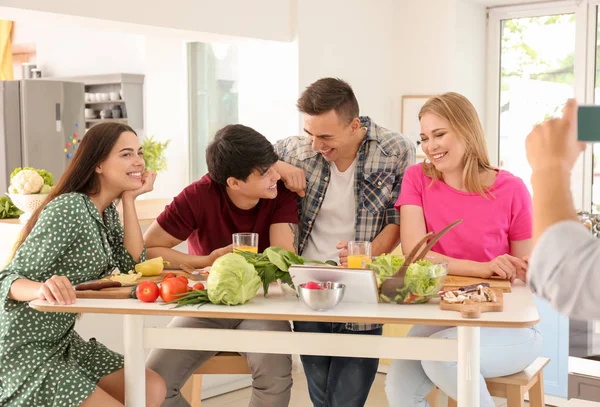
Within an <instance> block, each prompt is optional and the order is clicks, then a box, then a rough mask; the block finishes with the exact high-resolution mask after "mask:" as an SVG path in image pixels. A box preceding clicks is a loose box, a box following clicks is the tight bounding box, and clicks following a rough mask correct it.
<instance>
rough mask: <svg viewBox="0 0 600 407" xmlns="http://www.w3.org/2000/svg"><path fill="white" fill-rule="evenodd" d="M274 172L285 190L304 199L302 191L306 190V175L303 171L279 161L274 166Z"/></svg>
mask: <svg viewBox="0 0 600 407" xmlns="http://www.w3.org/2000/svg"><path fill="white" fill-rule="evenodd" d="M275 170H276V171H277V172H278V173H279V175H280V176H281V180H282V181H283V183H284V184H285V187H286V188H287V189H289V190H290V191H292V192H295V193H297V194H298V196H300V197H302V198H303V197H304V191H305V190H306V174H305V173H304V170H302V169H300V168H297V167H294V166H293V165H291V164H288V163H286V162H284V161H281V160H280V161H277V163H276V164H275Z"/></svg>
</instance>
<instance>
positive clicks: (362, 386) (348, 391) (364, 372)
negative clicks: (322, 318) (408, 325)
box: [294, 322, 382, 407]
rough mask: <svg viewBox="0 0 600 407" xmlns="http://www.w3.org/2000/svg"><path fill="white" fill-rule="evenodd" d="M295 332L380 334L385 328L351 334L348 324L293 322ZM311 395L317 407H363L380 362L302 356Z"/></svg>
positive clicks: (355, 333)
mask: <svg viewBox="0 0 600 407" xmlns="http://www.w3.org/2000/svg"><path fill="white" fill-rule="evenodd" d="M294 331H296V332H322V333H335V334H349V335H381V334H382V329H381V328H377V329H374V330H371V331H351V330H349V329H346V324H343V323H331V322H294ZM300 359H301V360H302V365H303V366H304V373H305V374H306V381H307V382H308V392H309V394H310V399H311V401H312V403H313V405H314V406H315V407H362V406H364V405H365V402H366V401H367V396H368V395H369V391H370V390H371V385H372V384H373V380H375V374H376V373H377V367H378V366H379V359H372V358H347V357H334V356H309V355H301V356H300Z"/></svg>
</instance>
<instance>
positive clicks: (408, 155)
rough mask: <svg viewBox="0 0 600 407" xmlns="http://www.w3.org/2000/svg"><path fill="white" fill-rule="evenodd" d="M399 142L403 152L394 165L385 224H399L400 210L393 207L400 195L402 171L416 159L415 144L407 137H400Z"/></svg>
mask: <svg viewBox="0 0 600 407" xmlns="http://www.w3.org/2000/svg"><path fill="white" fill-rule="evenodd" d="M401 143H402V144H403V150H404V153H403V154H402V157H401V158H400V165H398V166H397V167H396V182H395V183H394V191H393V198H392V201H391V203H390V205H389V206H388V208H387V209H386V213H385V225H390V224H394V225H399V224H400V212H398V211H397V210H396V208H394V205H395V204H396V201H397V200H398V197H399V196H400V188H401V187H402V179H403V178H404V172H405V171H406V169H407V168H408V167H410V166H411V165H413V164H415V161H416V148H415V145H414V144H413V143H411V142H409V141H408V139H405V138H402V139H401Z"/></svg>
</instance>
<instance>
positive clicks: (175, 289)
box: [160, 278, 188, 302]
mask: <svg viewBox="0 0 600 407" xmlns="http://www.w3.org/2000/svg"><path fill="white" fill-rule="evenodd" d="M187 292H188V286H187V284H185V283H184V282H183V281H181V280H179V279H177V278H169V279H166V280H163V281H162V283H160V298H162V299H163V301H164V302H171V301H173V300H176V299H177V298H179V296H180V295H181V294H185V293H187Z"/></svg>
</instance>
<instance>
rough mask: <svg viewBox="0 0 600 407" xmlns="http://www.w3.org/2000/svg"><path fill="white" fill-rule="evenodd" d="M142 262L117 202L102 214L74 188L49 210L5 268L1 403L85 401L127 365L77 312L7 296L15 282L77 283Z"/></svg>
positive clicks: (0, 308) (0, 288) (0, 286)
mask: <svg viewBox="0 0 600 407" xmlns="http://www.w3.org/2000/svg"><path fill="white" fill-rule="evenodd" d="M141 257H142V258H141V261H144V260H145V252H144V253H142V256H141ZM135 264H136V262H135V261H134V259H133V258H132V257H131V255H130V254H129V253H128V252H127V250H126V249H125V247H124V246H123V226H122V225H121V222H120V220H119V215H118V212H117V210H116V207H115V205H114V204H111V205H110V206H109V207H108V208H106V210H105V211H104V213H103V216H100V213H99V212H98V210H97V209H96V207H95V206H94V204H93V203H92V201H91V200H90V199H89V197H88V196H87V195H84V194H79V193H70V194H64V195H61V196H59V197H57V198H56V199H54V200H52V202H50V203H49V204H48V205H47V206H46V207H45V208H44V210H43V211H42V213H41V214H40V217H39V220H38V222H37V223H36V225H35V227H34V228H33V230H32V231H31V234H30V235H29V236H28V237H27V239H26V240H25V242H24V243H23V244H22V245H21V247H20V248H19V250H18V251H17V253H16V255H15V257H14V259H13V260H12V261H11V262H10V263H9V264H8V265H7V267H6V268H5V269H4V270H2V271H0V405H2V406H36V407H39V406H48V407H50V406H53V407H63V406H65V407H66V406H78V405H79V404H81V403H82V402H83V401H84V400H85V399H86V398H88V397H89V395H90V394H91V393H92V392H93V391H94V390H95V388H96V383H97V382H98V380H100V378H102V377H103V376H106V375H108V374H110V373H113V372H115V371H116V370H119V369H121V368H122V367H123V357H122V356H121V355H119V354H117V353H115V352H112V351H111V350H109V349H108V348H106V347H105V346H104V345H102V344H100V343H98V342H96V340H95V339H93V338H92V339H90V340H89V341H84V340H83V339H82V338H81V337H80V336H79V335H78V334H77V332H75V330H74V327H75V319H76V317H77V315H76V314H72V313H50V312H39V311H36V310H34V309H32V308H30V307H29V305H28V304H27V303H25V302H18V301H14V300H11V299H10V298H8V293H9V291H10V286H11V284H12V283H13V281H15V280H16V279H18V278H27V279H29V280H32V281H37V282H44V281H46V280H47V279H49V278H50V277H52V276H53V275H63V276H66V277H67V278H68V279H69V280H70V281H71V283H72V284H73V285H75V284H79V283H83V282H86V281H90V280H96V279H99V278H102V277H104V276H106V275H108V274H109V273H110V272H111V271H112V270H113V269H114V268H115V267H118V268H119V270H121V271H123V272H127V271H129V270H131V269H133V267H134V266H135Z"/></svg>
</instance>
